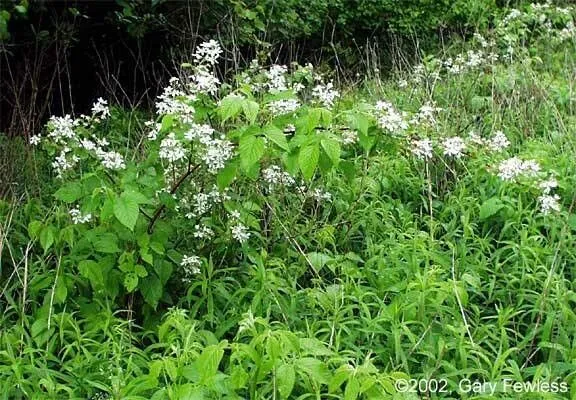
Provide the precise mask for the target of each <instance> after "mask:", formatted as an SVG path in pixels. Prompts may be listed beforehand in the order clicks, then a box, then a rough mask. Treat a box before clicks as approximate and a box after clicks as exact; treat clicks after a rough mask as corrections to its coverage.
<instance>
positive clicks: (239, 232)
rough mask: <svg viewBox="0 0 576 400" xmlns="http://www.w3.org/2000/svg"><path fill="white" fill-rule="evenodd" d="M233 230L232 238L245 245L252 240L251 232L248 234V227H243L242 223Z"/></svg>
mask: <svg viewBox="0 0 576 400" xmlns="http://www.w3.org/2000/svg"><path fill="white" fill-rule="evenodd" d="M231 230H232V237H233V238H234V239H236V240H237V241H239V242H240V243H244V242H246V241H247V240H248V239H250V232H248V228H246V226H244V225H242V224H241V223H238V224H236V225H234V226H233V227H232V228H231Z"/></svg>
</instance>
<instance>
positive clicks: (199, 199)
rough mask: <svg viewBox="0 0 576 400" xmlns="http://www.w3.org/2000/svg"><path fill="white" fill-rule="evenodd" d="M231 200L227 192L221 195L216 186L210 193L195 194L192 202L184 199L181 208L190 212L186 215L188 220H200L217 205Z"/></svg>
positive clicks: (181, 201)
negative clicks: (199, 218)
mask: <svg viewBox="0 0 576 400" xmlns="http://www.w3.org/2000/svg"><path fill="white" fill-rule="evenodd" d="M229 198H230V197H229V196H228V194H227V193H226V192H223V193H220V192H219V191H218V188H217V187H216V186H214V187H213V188H212V190H211V191H209V192H208V193H204V192H199V193H195V194H193V195H192V201H191V202H190V201H189V200H188V199H187V198H186V197H184V198H182V199H181V200H180V207H181V208H185V209H187V210H188V211H187V212H186V213H185V217H186V218H188V219H192V218H198V217H201V216H202V215H204V214H206V213H208V212H209V211H210V210H211V209H212V207H214V206H215V205H216V204H221V203H222V202H223V201H226V200H228V199H229Z"/></svg>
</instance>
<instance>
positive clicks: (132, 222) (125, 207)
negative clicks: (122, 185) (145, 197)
mask: <svg viewBox="0 0 576 400" xmlns="http://www.w3.org/2000/svg"><path fill="white" fill-rule="evenodd" d="M139 213H140V209H139V207H138V202H137V201H136V199H135V197H134V196H133V194H132V192H123V193H122V194H121V195H120V197H116V198H115V199H114V216H115V217H116V218H117V219H118V221H120V223H121V224H122V225H124V226H125V227H126V228H128V229H130V230H131V231H133V230H134V227H135V226H136V221H137V220H138V214H139Z"/></svg>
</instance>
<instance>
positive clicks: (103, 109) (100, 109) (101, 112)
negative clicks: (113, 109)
mask: <svg viewBox="0 0 576 400" xmlns="http://www.w3.org/2000/svg"><path fill="white" fill-rule="evenodd" d="M92 115H93V116H95V117H98V118H107V117H109V116H110V108H109V107H108V102H107V101H106V100H104V99H103V98H102V97H99V98H98V100H96V103H94V105H92Z"/></svg>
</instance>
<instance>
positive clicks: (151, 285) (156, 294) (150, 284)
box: [140, 274, 163, 309]
mask: <svg viewBox="0 0 576 400" xmlns="http://www.w3.org/2000/svg"><path fill="white" fill-rule="evenodd" d="M140 291H141V292H142V296H143V297H144V300H145V301H146V303H148V304H150V305H151V306H152V307H154V309H155V308H156V306H157V305H158V301H160V299H161V298H162V291H163V288H162V282H160V279H158V277H157V276H156V275H155V274H150V275H149V276H147V277H146V278H145V279H143V280H142V282H140Z"/></svg>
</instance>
